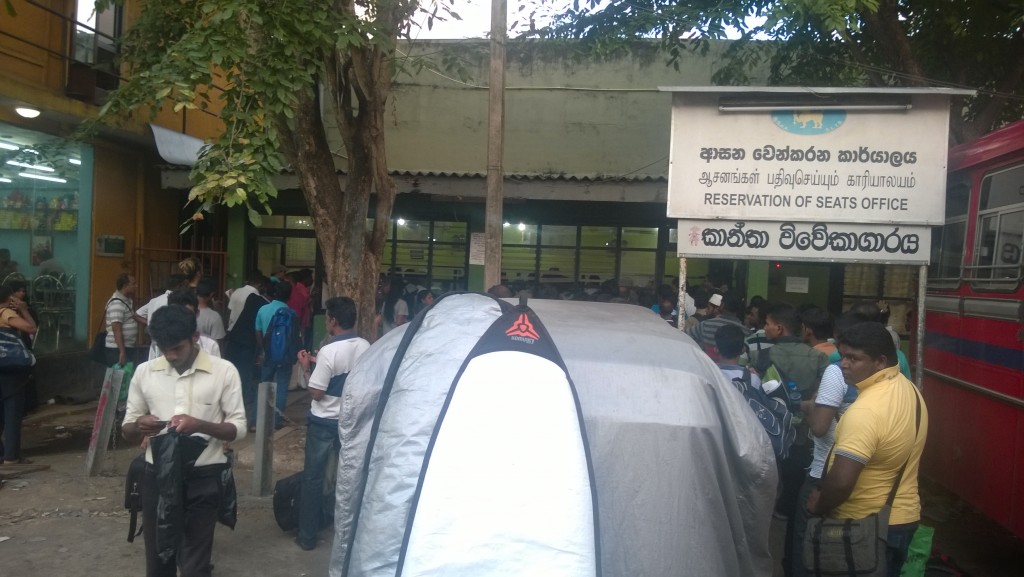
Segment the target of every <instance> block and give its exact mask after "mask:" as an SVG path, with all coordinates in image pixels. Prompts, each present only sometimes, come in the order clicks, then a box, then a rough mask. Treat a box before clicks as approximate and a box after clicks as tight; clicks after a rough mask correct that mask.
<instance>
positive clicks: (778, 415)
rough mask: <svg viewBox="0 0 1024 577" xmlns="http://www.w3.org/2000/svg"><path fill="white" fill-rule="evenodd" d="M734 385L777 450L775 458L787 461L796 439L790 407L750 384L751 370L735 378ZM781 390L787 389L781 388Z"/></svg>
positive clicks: (745, 370)
mask: <svg viewBox="0 0 1024 577" xmlns="http://www.w3.org/2000/svg"><path fill="white" fill-rule="evenodd" d="M732 384H733V385H735V386H736V388H737V389H738V390H739V392H740V393H742V394H743V398H745V399H746V400H747V405H749V406H750V410H752V411H754V415H755V416H756V417H757V420H758V421H760V422H761V426H762V427H764V430H765V432H766V433H768V438H769V439H770V440H771V442H772V449H774V450H775V458H776V459H777V460H782V459H785V458H786V457H787V456H789V448H790V447H791V446H793V441H794V440H795V439H796V427H794V426H793V415H792V413H790V412H789V406H788V405H787V404H786V402H785V401H783V400H781V399H779V398H777V397H774V396H772V395H769V394H767V393H765V392H764V390H762V389H761V387H755V386H753V385H752V384H751V382H750V369H746V368H745V369H743V376H742V377H733V379H732ZM779 389H785V387H782V386H780V387H779Z"/></svg>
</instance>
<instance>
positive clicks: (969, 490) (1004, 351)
mask: <svg viewBox="0 0 1024 577" xmlns="http://www.w3.org/2000/svg"><path fill="white" fill-rule="evenodd" d="M1022 165H1024V121H1021V122H1017V123H1015V124H1012V125H1010V126H1009V127H1007V128H1004V129H1001V130H998V131H995V132H993V133H992V134H989V135H987V136H985V137H982V138H981V139H978V140H976V141H974V142H971V143H967V144H964V145H961V146H957V147H955V148H953V149H951V150H950V153H949V170H950V178H949V179H948V180H949V182H969V183H970V188H971V190H970V199H969V205H968V207H967V211H966V227H965V230H966V237H965V238H964V243H963V254H962V256H961V261H960V265H961V266H960V277H959V279H949V278H944V279H941V280H939V279H932V281H933V282H930V283H929V288H928V294H927V296H926V303H925V307H926V316H925V338H924V367H925V374H924V377H923V384H924V397H925V400H926V402H927V403H928V411H929V416H930V422H931V423H932V425H931V427H930V430H929V434H928V441H927V446H926V448H925V455H924V458H923V463H922V472H923V473H924V474H926V475H927V476H929V477H931V478H933V479H934V480H936V481H938V482H939V483H940V484H942V485H944V486H945V487H947V488H948V489H950V490H952V491H953V492H954V493H956V494H957V495H958V496H959V497H961V498H962V499H964V500H965V501H967V502H969V503H971V504H972V505H974V506H976V507H977V508H978V509H980V510H981V511H982V512H984V513H985V514H986V515H988V516H989V517H991V518H992V519H993V520H995V521H997V522H998V523H1000V524H1002V525H1004V526H1005V527H1007V528H1008V529H1010V530H1011V531H1012V532H1013V533H1014V534H1016V535H1017V536H1018V537H1024V303H1022V301H1024V287H1022V282H1021V276H1022V275H1021V273H1020V266H1019V265H1018V266H1017V268H1016V269H1014V267H1013V266H1004V265H1002V264H1001V265H1000V266H999V270H994V271H992V272H991V273H989V274H990V275H991V278H987V277H985V276H984V275H985V274H986V273H985V271H984V269H983V268H977V267H974V266H972V265H975V264H976V261H975V255H976V253H977V251H979V250H980V249H979V247H978V246H976V245H977V244H978V242H979V240H978V235H980V234H981V233H980V232H979V228H980V227H979V221H980V219H981V218H982V217H981V213H982V212H983V211H982V210H981V208H980V206H981V189H982V184H983V183H984V181H985V178H986V176H987V175H989V174H993V173H998V171H1003V170H1006V169H1008V168H1014V167H1019V166H1022ZM1021 190H1024V188H1022V189H1021ZM951 198H952V197H951ZM1011 202H1012V201H1011ZM1022 202H1024V196H1022ZM1006 206H1007V208H1005V209H1003V208H1000V209H996V210H999V211H1003V212H1005V213H1007V214H1011V213H1018V214H1019V211H1020V206H1019V205H1018V204H1012V203H1011V204H1009V205H1006ZM947 207H948V205H947ZM992 211H993V209H991V208H990V209H988V214H991V213H992ZM961 214H963V213H961ZM1000 214H1002V212H1001V213H1000ZM951 218H955V217H951ZM960 219H961V222H962V221H963V216H961V217H960ZM999 238H1000V244H999V246H1000V247H1002V246H1004V245H1005V242H1006V238H1007V237H1005V236H1004V237H999ZM1022 246H1024V245H1022ZM977 254H981V255H982V256H983V253H977ZM979 258H980V257H979ZM1003 262H1006V261H1003ZM997 273H998V275H997ZM1014 274H1016V277H1017V278H1016V280H1015V279H1014V277H1013V275H1014ZM993 279H995V280H993Z"/></svg>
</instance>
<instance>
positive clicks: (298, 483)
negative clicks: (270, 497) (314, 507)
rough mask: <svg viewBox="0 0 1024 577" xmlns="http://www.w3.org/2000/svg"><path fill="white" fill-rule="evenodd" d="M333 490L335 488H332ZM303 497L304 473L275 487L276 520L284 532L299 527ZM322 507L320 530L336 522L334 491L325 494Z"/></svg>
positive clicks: (289, 478)
mask: <svg viewBox="0 0 1024 577" xmlns="http://www.w3.org/2000/svg"><path fill="white" fill-rule="evenodd" d="M331 488H332V489H333V486H332V487H331ZM301 496H302V471H299V472H298V473H295V474H294V475H290V476H288V477H285V478H284V479H281V480H280V481H278V482H277V484H275V485H274V520H275V521H277V526H278V527H280V528H281V530H282V531H292V530H294V529H298V527H299V503H300V497H301ZM323 499H324V501H323V506H322V507H321V509H320V511H321V518H320V528H321V529H323V528H324V527H327V526H328V525H330V524H331V523H333V522H334V491H333V490H331V491H328V492H325V494H324V495H323Z"/></svg>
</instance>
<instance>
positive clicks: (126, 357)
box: [104, 273, 139, 366]
mask: <svg viewBox="0 0 1024 577" xmlns="http://www.w3.org/2000/svg"><path fill="white" fill-rule="evenodd" d="M135 286H136V285H135V277H133V276H132V275H130V274H128V273H121V274H120V275H119V276H118V277H117V281H116V283H115V287H116V288H117V290H115V291H114V294H113V295H111V297H110V299H108V300H107V306H106V327H107V340H106V342H105V343H104V346H105V347H106V351H105V352H106V355H107V359H106V360H107V366H113V365H115V364H118V365H124V364H125V363H127V362H128V361H134V360H135V345H136V343H137V342H138V339H139V323H138V322H136V320H135V318H134V316H133V315H134V314H135V309H134V306H133V302H132V298H133V297H134V296H135Z"/></svg>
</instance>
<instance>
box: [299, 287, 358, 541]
mask: <svg viewBox="0 0 1024 577" xmlns="http://www.w3.org/2000/svg"><path fill="white" fill-rule="evenodd" d="M324 305H325V306H324V308H325V309H326V311H327V334H328V335H330V337H329V338H328V340H327V342H326V344H324V345H323V347H321V348H320V350H319V351H318V352H317V353H316V356H315V357H314V356H312V355H310V354H309V353H308V352H307V351H299V355H298V358H299V364H301V365H302V370H303V374H304V375H305V376H306V380H307V381H308V383H309V387H308V389H309V394H310V396H311V397H313V402H312V403H311V404H310V407H309V416H308V417H307V419H306V423H307V427H306V461H305V467H304V469H303V471H302V489H301V491H300V493H299V534H298V536H297V537H296V538H295V542H296V543H298V545H299V547H301V548H302V549H303V550H304V551H310V550H312V549H314V548H316V545H317V534H318V533H319V532H320V528H321V527H322V523H321V519H322V515H323V512H322V510H321V509H322V508H323V494H324V491H323V485H324V476H325V469H326V467H327V463H328V462H329V461H330V457H331V455H334V456H337V454H338V451H339V450H340V449H341V439H340V438H339V437H338V419H339V418H340V416H341V390H342V387H343V386H344V385H345V379H346V378H347V377H348V373H349V371H351V370H352V367H354V366H355V364H356V361H357V360H359V357H360V356H362V354H363V353H364V352H366V349H368V348H370V343H369V342H367V341H366V340H365V339H362V338H360V337H359V335H358V334H356V328H355V327H356V303H355V301H353V300H352V299H350V298H348V297H334V298H332V299H329V300H328V301H327V302H326V303H324ZM314 363H315V368H314ZM331 492H332V493H333V486H332V488H331Z"/></svg>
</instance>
